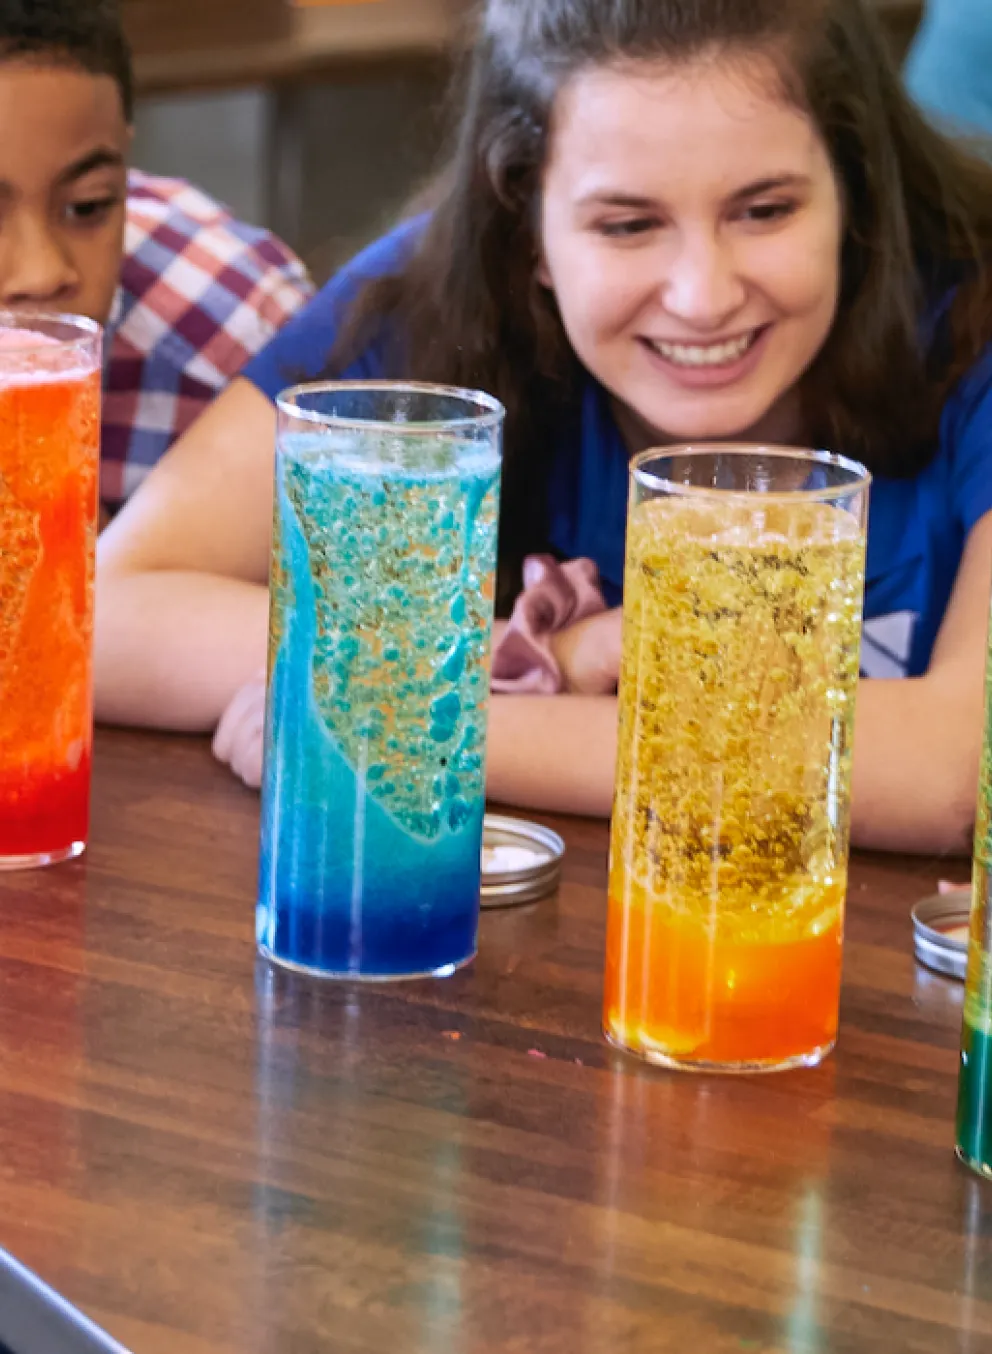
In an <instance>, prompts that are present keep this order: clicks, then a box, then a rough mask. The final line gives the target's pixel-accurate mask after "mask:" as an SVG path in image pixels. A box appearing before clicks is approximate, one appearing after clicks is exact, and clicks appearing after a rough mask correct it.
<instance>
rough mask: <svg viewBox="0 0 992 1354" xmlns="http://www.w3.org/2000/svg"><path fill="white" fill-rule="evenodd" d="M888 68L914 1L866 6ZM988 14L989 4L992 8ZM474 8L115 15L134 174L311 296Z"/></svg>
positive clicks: (174, 5)
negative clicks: (138, 171)
mask: <svg viewBox="0 0 992 1354" xmlns="http://www.w3.org/2000/svg"><path fill="white" fill-rule="evenodd" d="M873 3H875V4H876V5H877V7H878V8H879V9H880V11H881V12H882V15H883V18H884V19H885V22H886V25H887V27H888V31H889V33H890V36H891V39H892V42H893V45H894V47H895V49H896V50H897V52H898V53H899V54H900V55H901V54H902V53H903V52H904V51H905V49H906V47H907V46H908V43H909V41H910V39H911V37H912V34H913V31H914V29H915V27H916V24H917V22H918V19H919V13H920V0H873ZM989 3H990V4H992V0H989ZM470 8H471V0H311V2H310V3H299V4H295V5H291V4H290V3H289V2H288V0H124V9H125V15H126V22H127V25H128V30H129V34H130V37H131V40H132V44H133V46H134V50H135V56H136V67H137V74H138V83H139V91H140V98H139V102H138V111H137V118H136V144H135V163H136V164H137V165H139V166H140V167H141V168H143V169H146V170H149V171H152V172H155V173H162V174H175V175H178V176H181V177H184V178H188V179H192V180H193V181H194V182H196V183H198V184H199V185H200V186H202V187H203V188H205V189H206V190H207V191H208V192H210V193H211V194H213V195H214V196H215V197H218V198H220V199H221V200H222V201H224V202H227V203H228V204H229V205H230V206H231V207H233V208H234V209H235V210H236V212H237V213H238V214H240V215H242V216H243V217H244V218H246V219H247V220H250V221H254V222H258V223H259V224H263V225H267V226H270V227H272V228H273V229H275V230H277V231H279V233H280V234H282V235H283V237H284V238H285V239H287V241H288V242H289V243H290V244H292V245H293V246H294V247H295V248H296V249H298V250H299V251H300V253H301V254H302V255H303V257H304V258H305V260H306V261H307V262H308V263H309V264H310V266H311V268H312V269H313V271H314V273H315V276H316V277H317V278H318V280H323V279H324V278H325V277H326V276H328V275H329V273H330V272H331V271H333V269H334V268H335V267H336V266H337V264H339V263H340V262H341V261H343V259H345V258H346V257H348V256H349V255H350V254H351V253H353V252H354V250H355V249H356V248H359V247H360V246H361V245H362V244H364V243H365V242H366V241H367V240H369V239H370V238H372V236H373V235H374V234H376V233H377V231H378V230H379V229H380V228H381V227H382V226H383V225H384V224H385V223H387V222H388V221H389V219H390V218H391V217H392V216H393V215H394V213H395V212H396V211H397V210H398V209H399V207H400V206H401V205H402V204H403V203H404V202H405V201H406V199H407V198H408V197H409V195H410V194H411V192H413V191H414V190H415V189H416V188H417V187H418V186H419V185H420V184H421V183H422V182H423V181H424V179H425V177H426V175H427V174H428V173H429V171H430V168H431V166H432V165H433V163H434V162H435V159H436V155H437V151H438V146H439V128H440V126H441V106H442V103H443V99H444V95H445V91H446V87H447V82H448V75H449V70H450V63H451V58H452V55H453V53H454V52H455V50H456V48H457V46H458V44H459V42H460V41H462V40H463V37H464V34H465V31H466V15H467V14H468V12H469V10H470Z"/></svg>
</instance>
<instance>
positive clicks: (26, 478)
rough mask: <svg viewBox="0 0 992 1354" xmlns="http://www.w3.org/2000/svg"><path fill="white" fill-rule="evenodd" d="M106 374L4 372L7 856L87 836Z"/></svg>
mask: <svg viewBox="0 0 992 1354" xmlns="http://www.w3.org/2000/svg"><path fill="white" fill-rule="evenodd" d="M99 410H100V374H99V371H97V370H92V371H78V370H75V371H71V372H64V373H63V372H59V371H54V372H51V373H49V372H48V371H47V370H46V371H44V373H42V372H38V373H34V374H29V375H27V376H26V377H24V378H19V377H7V378H4V379H0V859H2V858H4V857H8V858H9V857H18V856H35V855H58V854H60V853H64V852H66V851H67V850H69V849H70V848H72V847H73V846H74V844H77V843H82V842H85V840H86V834H87V830H88V826H89V783H90V752H91V745H92V724H93V716H92V673H91V668H92V662H91V646H92V633H93V571H94V562H93V561H94V549H95V544H96V527H97V507H98V493H99V489H98V471H99V436H100V433H99Z"/></svg>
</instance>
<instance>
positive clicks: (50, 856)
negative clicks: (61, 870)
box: [0, 842, 86, 872]
mask: <svg viewBox="0 0 992 1354" xmlns="http://www.w3.org/2000/svg"><path fill="white" fill-rule="evenodd" d="M85 850H86V843H85V842H72V843H71V845H69V846H63V847H62V848H61V850H58V851H35V852H33V853H32V854H31V855H27V856H4V855H0V872H2V871H5V870H38V869H41V867H42V866H43V865H61V864H62V862H63V861H64V860H75V859H76V857H77V856H81V855H82V854H83V852H84V851H85Z"/></svg>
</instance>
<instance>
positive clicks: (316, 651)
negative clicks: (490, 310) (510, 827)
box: [257, 382, 503, 979]
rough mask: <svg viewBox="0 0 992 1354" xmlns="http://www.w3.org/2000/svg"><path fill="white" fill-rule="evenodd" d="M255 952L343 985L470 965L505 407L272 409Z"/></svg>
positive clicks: (438, 395) (355, 401)
mask: <svg viewBox="0 0 992 1354" xmlns="http://www.w3.org/2000/svg"><path fill="white" fill-rule="evenodd" d="M278 406H279V427H278V439H277V448H276V476H275V479H276V482H275V519H274V522H275V525H274V537H273V552H272V574H271V587H270V595H271V603H270V622H269V625H270V643H269V687H268V703H267V720H266V742H265V769H264V783H263V799H262V851H261V877H260V892H259V904H258V927H257V931H258V943H259V946H260V948H261V950H262V952H263V953H264V954H265V955H267V956H268V957H269V958H271V959H274V960H276V961H278V962H279V963H282V964H285V965H288V966H290V967H293V968H298V969H303V970H306V971H308V972H312V973H316V974H320V975H324V976H338V977H352V978H369V979H388V978H405V977H414V976H427V975H443V974H447V973H450V972H452V971H453V970H454V969H456V968H458V967H459V966H460V965H462V964H464V963H466V962H467V961H468V960H470V959H471V958H472V957H473V955H474V954H475V949H476V936H477V930H478V917H479V883H480V861H481V846H482V823H483V810H484V798H485V742H486V711H487V704H488V696H489V647H490V633H491V629H492V613H493V592H494V570H495V563H496V533H497V502H498V494H499V477H500V435H501V427H502V420H503V410H502V407H501V406H500V405H499V404H498V402H497V401H495V400H493V399H491V398H490V397H489V396H487V395H483V394H480V393H477V392H472V391H463V390H454V389H446V388H443V387H432V386H424V385H412V384H406V385H396V384H390V383H385V382H364V383H362V382H360V383H356V384H334V383H326V384H323V385H313V386H299V387H296V388H295V389H293V390H289V391H287V392H285V393H284V394H283V395H282V396H281V397H280V399H279V401H278Z"/></svg>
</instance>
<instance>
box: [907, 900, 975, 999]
mask: <svg viewBox="0 0 992 1354" xmlns="http://www.w3.org/2000/svg"><path fill="white" fill-rule="evenodd" d="M970 920H971V894H970V893H957V894H955V893H934V894H931V896H930V897H929V898H922V899H921V900H920V901H919V902H918V903H917V904H916V906H915V907H914V908H913V948H914V949H915V951H916V957H917V959H918V960H919V961H920V963H921V964H926V966H927V968H932V969H936V971H937V972H938V973H946V974H947V975H948V977H951V978H960V979H961V981H962V982H963V981H964V977H965V973H966V970H967V968H968V925H969V922H970Z"/></svg>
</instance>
